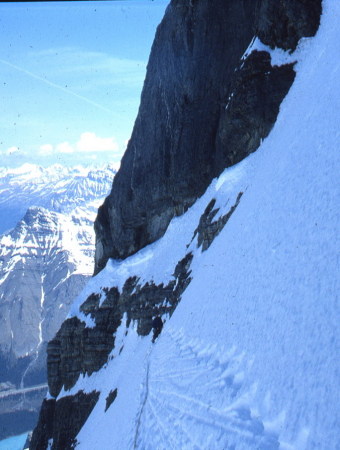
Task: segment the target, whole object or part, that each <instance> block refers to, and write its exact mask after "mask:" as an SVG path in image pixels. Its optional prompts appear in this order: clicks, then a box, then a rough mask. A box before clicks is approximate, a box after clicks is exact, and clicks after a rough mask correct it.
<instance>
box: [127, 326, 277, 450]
mask: <svg viewBox="0 0 340 450" xmlns="http://www.w3.org/2000/svg"><path fill="white" fill-rule="evenodd" d="M163 339H164V340H166V347H167V348H169V349H170V351H169V352H168V353H167V354H162V353H160V352H159V351H157V350H158V349H157V347H155V349H154V351H153V354H152V358H150V362H148V363H147V364H146V368H145V382H144V383H143V393H142V397H143V398H144V401H142V408H141V410H140V414H139V418H138V423H137V427H136V430H137V431H136V433H137V435H136V438H135V442H134V447H135V448H138V449H145V450H147V449H150V450H151V449H154V448H157V449H159V450H160V449H169V448H172V449H178V448H181V449H208V448H209V449H222V448H223V449H235V448H237V449H241V448H244V449H249V448H250V446H251V448H261V449H276V448H279V446H280V443H279V439H278V435H277V434H275V433H274V432H272V431H268V430H266V428H265V426H264V424H263V421H262V420H261V418H260V417H256V416H255V415H253V413H252V411H251V406H250V404H251V399H252V397H253V395H254V393H255V390H256V386H254V387H253V388H251V389H250V390H248V391H244V389H242V388H243V382H242V380H243V378H244V375H243V373H242V371H241V370H242V369H241V365H242V367H243V366H244V364H242V363H243V360H244V355H243V354H237V352H236V349H232V350H231V351H229V352H227V351H226V350H225V349H224V348H223V347H222V346H218V345H206V344H205V343H204V342H198V341H197V342H196V341H193V340H187V337H186V336H185V334H184V333H183V332H182V331H175V330H174V329H171V328H168V329H167V332H166V333H164V335H163V336H162V340H163ZM163 344H164V342H163ZM169 355H171V357H170V358H169ZM188 392H190V393H188ZM164 417H167V420H166V421H164V419H163V418H164ZM240 445H242V446H240Z"/></svg>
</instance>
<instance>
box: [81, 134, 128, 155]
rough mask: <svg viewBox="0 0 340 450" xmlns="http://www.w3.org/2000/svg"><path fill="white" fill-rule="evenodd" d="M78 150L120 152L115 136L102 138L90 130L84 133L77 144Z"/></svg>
mask: <svg viewBox="0 0 340 450" xmlns="http://www.w3.org/2000/svg"><path fill="white" fill-rule="evenodd" d="M76 150H77V151H78V152H85V153H87V152H118V151H119V146H118V143H117V142H116V140H115V138H114V137H108V138H102V137H99V136H97V135H96V134H95V133H91V132H89V131H87V132H85V133H82V134H81V136H80V139H79V141H78V142H77V144H76Z"/></svg>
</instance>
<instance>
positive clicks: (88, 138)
mask: <svg viewBox="0 0 340 450" xmlns="http://www.w3.org/2000/svg"><path fill="white" fill-rule="evenodd" d="M13 149H14V147H13ZM98 152H112V153H115V154H116V155H117V154H119V145H118V143H117V141H116V139H115V138H114V137H107V138H104V137H100V136H97V135H96V133H93V132H90V131H86V132H84V133H82V134H81V135H80V138H79V140H78V142H76V143H75V144H71V143H70V142H67V141H65V142H61V143H59V144H57V145H56V146H53V145H52V144H44V145H41V146H40V147H39V151H38V154H39V155H40V156H51V155H53V154H54V155H56V154H58V153H59V154H60V153H62V154H71V153H86V154H87V155H90V154H92V155H94V154H95V153H98ZM0 154H1V153H0ZM88 157H90V156H88ZM93 159H95V156H93Z"/></svg>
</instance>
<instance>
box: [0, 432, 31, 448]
mask: <svg viewBox="0 0 340 450" xmlns="http://www.w3.org/2000/svg"><path fill="white" fill-rule="evenodd" d="M26 438H27V433H25V434H20V436H12V437H10V438H7V439H4V440H3V441H0V450H22V449H23V448H24V444H25V441H26Z"/></svg>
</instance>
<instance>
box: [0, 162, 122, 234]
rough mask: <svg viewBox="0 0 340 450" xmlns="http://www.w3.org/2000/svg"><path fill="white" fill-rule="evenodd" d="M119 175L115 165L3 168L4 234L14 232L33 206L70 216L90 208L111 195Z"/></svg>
mask: <svg viewBox="0 0 340 450" xmlns="http://www.w3.org/2000/svg"><path fill="white" fill-rule="evenodd" d="M115 173H116V168H115V166H114V165H109V166H106V167H101V168H96V167H82V166H76V167H65V166H62V165H60V164H55V165H53V166H50V167H47V168H43V167H40V166H37V165H35V164H24V165H22V166H21V167H18V168H15V169H6V168H2V167H0V217H1V221H0V234H1V233H4V232H5V231H8V230H9V229H11V228H13V227H14V226H15V225H16V224H17V222H18V221H19V220H21V219H22V218H23V216H24V214H25V213H26V211H27V209H28V208H29V207H31V206H42V207H43V208H46V209H49V210H51V211H55V212H59V213H68V212H70V211H72V210H73V209H74V208H76V207H77V206H82V205H85V206H86V208H87V207H88V204H89V203H91V202H92V201H93V200H96V199H100V198H103V197H105V196H106V195H107V193H108V191H109V190H110V187H111V184H112V180H113V176H114V174H115Z"/></svg>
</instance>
